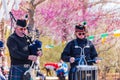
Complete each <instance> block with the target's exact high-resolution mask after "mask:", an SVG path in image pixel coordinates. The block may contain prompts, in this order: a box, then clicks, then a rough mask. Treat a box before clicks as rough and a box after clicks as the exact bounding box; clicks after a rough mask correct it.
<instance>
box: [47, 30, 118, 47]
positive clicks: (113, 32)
mask: <svg viewBox="0 0 120 80" xmlns="http://www.w3.org/2000/svg"><path fill="white" fill-rule="evenodd" d="M110 34H112V35H113V36H114V37H120V29H118V30H113V31H111V32H106V33H102V34H97V35H91V36H88V37H87V39H88V40H90V41H93V40H94V39H95V37H98V36H99V37H100V38H101V41H102V43H104V42H105V41H106V38H107V37H108V36H109V35H110ZM54 47H55V45H53V44H49V45H46V48H54Z"/></svg>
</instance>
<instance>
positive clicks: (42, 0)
mask: <svg viewBox="0 0 120 80" xmlns="http://www.w3.org/2000/svg"><path fill="white" fill-rule="evenodd" d="M44 1H45V0H40V1H38V2H37V3H36V4H34V6H35V7H36V6H37V5H39V4H40V3H42V2H44Z"/></svg>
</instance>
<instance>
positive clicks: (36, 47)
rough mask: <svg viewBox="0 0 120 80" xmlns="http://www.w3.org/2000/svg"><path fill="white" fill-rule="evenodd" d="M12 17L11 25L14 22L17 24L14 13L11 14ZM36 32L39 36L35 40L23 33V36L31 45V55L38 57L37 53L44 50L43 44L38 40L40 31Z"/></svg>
mask: <svg viewBox="0 0 120 80" xmlns="http://www.w3.org/2000/svg"><path fill="white" fill-rule="evenodd" d="M10 17H11V23H12V22H13V21H15V22H17V20H16V19H15V17H14V15H13V14H12V12H10ZM27 17H28V15H26V16H25V18H27ZM11 26H12V25H11ZM27 30H28V31H29V27H27ZM34 32H36V36H37V37H36V39H34V40H32V37H30V36H27V35H26V34H24V33H23V34H24V36H25V38H26V40H27V42H28V43H29V50H30V54H31V55H36V56H38V54H37V51H40V50H42V49H41V47H42V42H41V41H39V40H38V38H39V37H38V36H39V35H40V33H39V30H38V29H36V30H35V31H34Z"/></svg>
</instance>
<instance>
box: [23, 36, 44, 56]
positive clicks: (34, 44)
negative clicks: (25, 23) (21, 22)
mask: <svg viewBox="0 0 120 80" xmlns="http://www.w3.org/2000/svg"><path fill="white" fill-rule="evenodd" d="M24 35H25V34H24ZM25 38H26V39H27V42H28V43H29V50H30V53H31V54H32V55H36V56H38V54H37V51H42V49H41V47H42V42H41V41H39V40H37V39H36V40H33V41H32V38H31V37H29V36H27V35H25Z"/></svg>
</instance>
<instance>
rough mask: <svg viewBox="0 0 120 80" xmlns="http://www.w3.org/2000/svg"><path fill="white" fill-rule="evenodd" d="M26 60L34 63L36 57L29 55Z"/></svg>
mask: <svg viewBox="0 0 120 80" xmlns="http://www.w3.org/2000/svg"><path fill="white" fill-rule="evenodd" d="M28 59H29V60H31V61H36V60H37V56H35V55H29V56H28Z"/></svg>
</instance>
